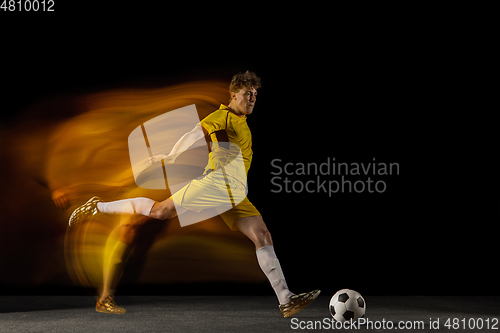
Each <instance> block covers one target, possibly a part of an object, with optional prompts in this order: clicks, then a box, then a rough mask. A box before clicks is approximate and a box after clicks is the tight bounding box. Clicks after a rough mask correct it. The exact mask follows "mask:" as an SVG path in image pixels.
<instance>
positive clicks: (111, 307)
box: [95, 295, 127, 314]
mask: <svg viewBox="0 0 500 333" xmlns="http://www.w3.org/2000/svg"><path fill="white" fill-rule="evenodd" d="M95 310H96V311H97V312H101V313H112V314H124V313H125V312H127V310H125V309H124V308H122V307H121V306H119V305H118V304H116V302H115V299H114V297H113V296H111V295H110V296H108V297H106V299H105V300H104V301H102V302H99V301H97V303H96V304H95Z"/></svg>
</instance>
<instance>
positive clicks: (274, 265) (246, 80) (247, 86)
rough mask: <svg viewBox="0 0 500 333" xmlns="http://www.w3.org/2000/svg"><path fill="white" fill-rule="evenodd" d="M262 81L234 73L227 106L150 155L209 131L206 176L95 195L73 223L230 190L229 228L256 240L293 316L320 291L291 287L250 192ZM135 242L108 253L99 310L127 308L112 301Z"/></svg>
mask: <svg viewBox="0 0 500 333" xmlns="http://www.w3.org/2000/svg"><path fill="white" fill-rule="evenodd" d="M260 85H261V84H260V78H259V77H257V75H255V73H253V72H249V71H247V72H246V73H240V74H237V75H235V76H234V77H233V78H232V80H231V84H230V86H229V93H230V96H231V99H230V102H229V105H228V106H226V105H223V104H222V105H221V106H220V108H219V109H218V110H216V111H215V112H213V113H211V114H210V115H208V116H207V117H205V118H204V119H203V120H202V121H201V122H200V123H199V124H198V125H197V126H196V127H195V129H193V130H192V131H191V132H188V133H186V134H185V135H184V136H183V137H182V138H181V139H180V140H179V141H178V142H177V143H176V144H175V146H174V147H173V148H172V151H171V152H170V154H168V155H156V156H153V157H151V159H150V160H151V162H157V161H161V160H163V161H164V163H167V164H168V163H173V162H174V161H175V159H176V157H177V156H179V155H180V154H181V153H182V152H183V151H185V150H187V149H188V148H189V147H191V146H192V145H193V144H194V143H195V142H196V141H197V140H200V139H202V138H203V137H206V138H208V139H209V140H210V141H211V142H212V151H211V153H210V160H209V162H208V165H207V167H206V169H205V173H204V177H203V178H200V179H196V180H193V181H191V182H190V183H189V184H187V185H186V186H185V187H183V188H182V189H181V190H179V191H178V192H176V193H175V194H173V195H172V196H171V197H170V198H168V199H167V200H164V201H162V202H155V201H153V200H151V199H148V198H133V199H126V200H119V201H114V202H107V203H105V202H102V200H100V199H99V198H98V197H93V198H91V199H90V200H89V201H88V202H87V203H85V204H84V205H82V206H80V207H78V208H77V209H75V211H74V212H73V214H72V215H71V217H70V220H69V225H70V226H75V225H77V224H79V223H81V222H84V221H86V220H88V219H89V218H91V217H92V216H94V215H96V214H100V213H108V214H136V215H144V216H148V217H150V218H154V219H159V220H166V219H171V218H173V217H175V216H178V215H180V214H182V213H184V212H186V211H187V210H191V211H197V212H199V211H201V210H203V209H206V208H213V207H218V206H219V207H220V205H222V202H223V201H224V200H225V201H227V198H228V193H229V198H230V200H231V204H232V207H230V209H228V210H225V211H224V210H222V213H221V214H220V215H221V217H222V218H223V220H224V221H225V222H226V224H227V225H228V226H229V228H231V229H232V230H239V231H241V232H242V233H243V234H244V235H246V236H247V237H248V238H250V240H252V241H253V243H254V244H255V249H256V256H257V260H258V262H259V265H260V267H261V269H262V271H263V272H264V274H265V275H266V276H267V278H268V279H269V282H270V283H271V286H272V287H273V289H274V291H275V293H276V296H277V298H278V301H279V303H280V305H279V308H280V310H281V312H282V314H283V316H284V317H285V318H287V317H290V316H292V315H293V314H295V313H297V312H299V311H300V310H302V309H303V308H304V307H306V306H307V305H309V304H310V303H312V301H314V299H316V297H318V295H319V293H320V291H319V290H314V291H311V292H308V293H303V294H299V295H296V294H294V293H292V292H290V290H289V289H288V286H287V284H286V281H285V277H284V275H283V271H282V269H281V267H280V264H279V261H278V259H277V257H276V254H275V252H274V247H273V241H272V238H271V234H270V233H269V230H268V229H267V227H266V224H265V223H264V220H263V219H262V216H261V214H260V213H259V211H258V210H257V209H256V208H255V206H254V205H253V204H252V203H251V202H250V201H249V200H248V199H247V198H246V174H247V173H248V170H249V168H250V164H251V162H252V136H251V132H250V129H249V127H248V124H247V121H246V117H247V116H248V115H250V114H252V112H253V109H254V106H255V102H256V99H257V89H258V88H260ZM200 127H201V129H202V131H200ZM234 147H238V148H239V149H237V150H238V153H239V152H241V156H242V161H243V163H242V165H243V166H244V167H242V168H240V170H236V171H235V169H234V168H231V167H230V166H229V165H230V164H231V161H234V155H235V154H234V151H233V152H232V153H231V150H234V149H233V148H234ZM236 169H237V168H236ZM241 169H244V170H241ZM243 178H244V179H243ZM138 228H140V224H137V225H136V226H132V227H130V231H129V232H130V234H131V235H132V234H134V232H135V231H137V229H138ZM134 242H135V240H134V237H133V236H130V237H127V236H125V237H123V238H122V239H121V240H120V241H117V242H116V244H114V245H113V246H112V249H111V252H110V253H109V254H108V255H106V256H105V260H106V262H108V263H109V264H108V269H107V271H106V272H105V274H104V289H103V291H102V293H101V298H100V300H99V301H98V302H97V304H96V310H97V311H99V312H104V313H125V309H123V308H121V307H119V306H118V305H117V304H116V303H115V302H114V299H113V295H112V294H113V284H114V283H117V281H118V279H119V277H120V275H121V271H122V270H123V267H124V264H125V262H126V260H127V257H128V255H129V254H130V251H131V249H132V247H133V245H134Z"/></svg>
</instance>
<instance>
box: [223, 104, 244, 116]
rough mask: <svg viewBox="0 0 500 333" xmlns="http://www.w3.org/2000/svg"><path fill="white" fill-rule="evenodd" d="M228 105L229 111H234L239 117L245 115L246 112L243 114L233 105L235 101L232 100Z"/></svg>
mask: <svg viewBox="0 0 500 333" xmlns="http://www.w3.org/2000/svg"><path fill="white" fill-rule="evenodd" d="M227 107H228V108H229V111H231V112H232V113H234V114H235V115H237V116H238V117H241V118H244V117H245V115H244V114H242V113H241V112H239V111H237V110H236V107H235V106H234V105H233V101H231V102H230V103H229V105H228V106H227Z"/></svg>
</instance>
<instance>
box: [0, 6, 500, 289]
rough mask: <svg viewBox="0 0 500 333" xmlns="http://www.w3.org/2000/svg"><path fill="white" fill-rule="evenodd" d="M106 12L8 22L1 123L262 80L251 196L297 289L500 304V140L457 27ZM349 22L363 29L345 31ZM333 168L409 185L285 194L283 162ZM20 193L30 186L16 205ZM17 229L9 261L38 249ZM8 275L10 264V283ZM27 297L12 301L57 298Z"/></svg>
mask: <svg viewBox="0 0 500 333" xmlns="http://www.w3.org/2000/svg"><path fill="white" fill-rule="evenodd" d="M77 3H78V2H77ZM64 6H66V7H64ZM68 6H71V7H68ZM96 6H97V5H96ZM99 6H100V7H99V8H89V7H88V5H87V7H85V6H84V5H83V3H80V4H79V5H77V4H76V3H74V4H73V5H69V4H63V3H59V2H57V3H56V7H55V9H56V10H55V12H54V13H24V14H23V13H9V12H6V13H1V15H2V31H3V40H2V50H3V51H2V54H1V59H2V60H1V64H2V78H1V81H2V105H3V107H2V109H4V110H8V112H2V128H4V129H5V128H10V127H11V126H15V124H16V123H18V122H19V121H20V120H21V119H22V118H23V112H24V111H23V110H24V109H25V108H26V107H28V106H30V105H32V104H33V103H36V102H37V101H40V100H42V99H44V98H46V97H47V96H64V95H65V94H70V93H85V92H94V91H100V90H103V89H108V88H114V87H142V86H162V85H163V84H173V83H176V82H180V81H189V80H191V79H211V78H217V79H223V80H228V81H229V80H230V78H231V76H232V75H233V74H234V73H236V72H239V71H244V70H247V69H249V70H252V71H255V72H256V73H257V74H258V75H259V76H261V77H262V80H263V87H262V89H261V90H260V91H259V97H258V103H257V107H256V109H255V113H254V115H252V116H250V117H249V119H248V122H249V125H250V128H251V129H252V132H253V141H254V152H255V156H254V162H253V164H252V168H251V171H250V174H249V186H250V192H249V197H250V199H251V200H252V202H253V203H254V204H255V205H256V206H257V207H258V208H259V210H260V211H261V212H262V214H263V216H264V219H265V221H266V223H267V224H268V227H269V229H270V231H271V233H272V234H273V237H274V242H275V246H276V249H277V252H278V254H279V253H280V251H281V252H282V253H284V252H286V253H288V255H285V254H282V255H280V261H281V264H282V266H283V267H287V270H286V274H287V279H288V280H289V281H294V284H295V285H296V286H297V289H305V288H309V287H310V286H311V282H310V281H311V280H314V281H317V284H318V286H319V287H321V288H322V289H324V290H326V292H329V293H331V294H333V292H335V290H337V289H340V288H342V287H344V286H348V287H349V286H353V288H354V289H359V290H360V291H362V293H371V294H458V295H460V294H494V293H498V287H497V286H496V283H495V281H494V279H493V275H494V273H493V272H492V270H493V268H494V267H495V264H494V262H495V259H494V258H496V255H495V254H496V250H495V249H494V244H495V241H496V239H495V238H496V237H494V236H493V235H492V234H493V233H494V232H495V231H494V229H493V228H494V226H495V225H496V223H495V222H497V221H498V191H497V188H496V178H497V177H496V173H495V172H493V171H491V170H494V166H495V161H496V158H495V156H494V154H495V150H493V149H491V148H490V145H491V144H492V143H494V142H495V141H493V138H494V137H495V133H494V132H491V131H490V130H488V129H487V128H486V125H487V124H488V122H489V120H488V119H485V118H483V116H479V115H477V114H476V113H474V112H472V110H471V109H470V108H469V107H468V106H467V107H466V106H465V104H466V102H467V100H466V98H465V97H464V95H462V94H461V93H460V92H459V90H457V89H456V84H457V83H458V82H460V80H462V79H463V76H462V75H463V73H464V71H465V70H464V69H462V71H460V72H457V71H456V62H455V61H456V59H455V58H454V57H453V56H451V55H452V54H453V53H454V52H453V50H454V46H453V43H452V42H451V41H450V38H449V37H450V36H451V37H452V36H453V31H450V30H446V29H445V30H439V29H438V28H441V27H440V26H439V27H436V28H437V30H433V31H432V32H431V31H429V30H427V29H425V28H424V27H423V26H422V25H417V26H412V25H410V24H408V25H405V24H404V22H405V20H407V19H411V17H410V16H409V13H408V9H402V8H393V7H392V8H391V10H393V11H395V12H398V13H399V14H398V15H392V14H388V13H387V10H388V9H389V7H390V6H388V5H384V6H382V5H381V4H380V3H378V2H367V3H365V4H362V5H361V4H360V5H359V8H354V9H353V8H351V9H349V10H347V9H335V10H334V11H333V13H331V16H330V14H324V15H325V16H317V15H316V16H311V15H310V14H309V12H307V13H301V15H299V14H298V13H294V14H293V15H291V13H288V12H286V13H283V12H274V13H273V14H271V13H269V12H268V11H266V13H265V14H264V13H262V14H259V13H257V12H258V11H257V12H252V14H251V15H250V16H249V17H247V16H246V15H243V16H244V17H245V20H250V21H251V22H253V23H252V24H241V25H239V24H238V21H237V20H236V21H235V20H233V19H229V18H230V17H232V16H231V13H230V11H229V13H224V14H223V15H222V13H221V14H213V15H210V17H205V18H204V19H203V20H199V19H198V18H196V17H194V18H187V17H184V19H182V18H179V17H177V16H176V15H173V14H172V13H171V11H169V9H167V8H163V7H155V6H158V5H157V4H153V3H150V4H148V5H147V6H149V9H148V8H145V7H144V8H137V6H136V7H135V9H134V8H129V7H126V6H125V5H123V6H122V7H118V5H116V6H115V5H110V6H109V7H102V5H99ZM144 6H145V5H144ZM332 10H333V9H332ZM158 12H160V13H159V14H160V15H157V14H158ZM343 12H344V13H348V14H349V17H351V18H352V20H342V19H341V16H342V13H343ZM370 13H371V15H370ZM374 13H375V14H376V15H375V14H374ZM260 15H262V16H260ZM357 15H362V16H359V17H358V16H357ZM173 16H176V17H173ZM4 18H6V19H5V20H4ZM271 18H274V19H275V20H271ZM412 19H415V18H412ZM183 20H184V22H183ZM389 22H391V23H389ZM415 22H420V21H419V20H415ZM440 31H441V32H440ZM442 31H447V32H446V33H444V32H442ZM443 36H448V37H447V38H442V37H443ZM451 40H453V38H451ZM459 85H460V84H459ZM461 88H463V87H461ZM222 102H225V101H222ZM463 109H466V112H465V113H464V112H463ZM47 116H48V117H50V116H51V115H47ZM6 144H8V143H7V142H2V145H6ZM328 158H335V159H336V160H337V161H339V162H341V161H343V162H357V163H361V162H364V163H366V162H371V161H372V160H373V158H376V160H377V162H385V163H398V165H399V174H398V175H393V176H387V177H383V178H378V179H383V180H384V181H385V183H386V185H387V188H386V191H385V192H384V193H337V194H334V195H332V196H331V197H329V196H328V195H327V194H325V193H307V192H302V193H283V192H282V193H273V190H275V189H276V187H275V186H273V184H272V183H271V179H272V178H273V177H274V176H273V175H272V172H274V171H276V170H275V168H273V167H272V164H271V161H273V160H275V159H280V160H281V161H282V162H281V165H283V164H284V163H298V162H302V163H323V162H325V161H327V159H328ZM282 176H285V175H282ZM289 178H290V180H292V181H297V180H301V181H302V180H310V179H315V178H314V177H309V178H308V177H305V176H289ZM323 179H326V180H329V179H330V178H328V177H324V178H323ZM335 179H337V178H335ZM352 180H356V178H352ZM9 191H16V188H11V189H9V190H8V191H3V193H2V197H4V198H5V197H8V196H9ZM34 200H36V198H34ZM9 223H15V221H2V235H1V236H2V239H3V241H4V247H3V249H4V253H2V254H1V256H3V257H4V260H3V262H4V263H5V262H13V261H14V259H13V258H15V257H16V255H17V254H16V251H5V249H6V248H8V249H12V248H15V247H17V246H22V243H23V240H22V239H17V240H15V241H13V240H10V241H9V240H8V238H9V236H8V235H9ZM6 244H7V245H6ZM17 259H18V262H21V263H22V262H23V258H17ZM290 267H293V269H291V268H290ZM9 269H12V268H11V267H10V268H9V267H8V265H6V264H4V265H3V267H2V272H0V273H1V274H9V273H8V270H9ZM247 287H248V286H247ZM12 288H14V287H13V286H11V285H9V284H4V288H3V290H4V291H5V293H9V290H15V292H17V293H23V292H28V293H34V292H44V291H43V288H44V287H43V286H29V285H28V286H24V285H21V286H19V285H16V286H15V288H14V289H12ZM45 288H48V287H45ZM128 288H129V289H127V291H128V292H131V293H139V294H140V293H142V292H143V293H146V292H148V291H147V290H146V289H144V287H142V286H141V287H137V288H135V287H134V286H133V285H132V286H129V287H128ZM141 288H142V289H141ZM221 288H224V287H223V286H221ZM252 288H253V289H252ZM267 288H268V287H267V286H265V287H263V286H260V285H258V286H254V287H251V286H250V287H248V289H246V290H249V292H256V291H257V292H262V290H264V289H265V292H267V291H268V289H267ZM202 289H203V288H195V287H193V290H195V292H200V290H202ZM40 290H42V291H40ZM54 290H57V286H50V288H48V289H45V292H48V293H50V292H55V291H54ZM188 290H189V289H185V291H186V292H187V293H189V291H188ZM237 290H239V291H241V290H242V289H237ZM68 292H74V291H68ZM223 292H224V291H223V290H222V291H221V293H223ZM166 293H167V294H168V289H167V291H166Z"/></svg>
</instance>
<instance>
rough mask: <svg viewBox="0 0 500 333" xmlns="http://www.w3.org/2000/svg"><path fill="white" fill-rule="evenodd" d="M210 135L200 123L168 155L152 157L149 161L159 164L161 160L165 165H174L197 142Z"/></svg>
mask: <svg viewBox="0 0 500 333" xmlns="http://www.w3.org/2000/svg"><path fill="white" fill-rule="evenodd" d="M207 135H208V133H207V131H206V130H205V128H203V126H201V124H200V123H198V124H197V125H196V126H195V127H194V128H193V129H192V130H191V131H189V132H187V133H186V134H184V135H183V136H182V137H181V138H180V139H179V140H178V141H177V142H176V143H175V145H174V147H173V148H172V150H171V151H170V153H169V154H168V155H165V154H159V155H154V156H152V157H151V158H150V159H149V160H150V161H151V162H157V161H160V160H165V163H167V164H169V163H174V162H175V159H176V158H177V157H178V156H179V155H180V154H182V153H183V152H185V151H186V150H188V149H189V147H191V146H192V145H193V144H194V143H195V142H196V141H198V140H200V139H201V138H203V137H205V136H207Z"/></svg>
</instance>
